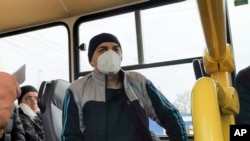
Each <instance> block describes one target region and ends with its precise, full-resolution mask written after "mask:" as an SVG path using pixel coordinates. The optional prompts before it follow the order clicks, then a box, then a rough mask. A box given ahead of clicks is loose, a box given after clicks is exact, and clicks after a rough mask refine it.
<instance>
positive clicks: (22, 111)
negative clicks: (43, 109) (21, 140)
mask: <svg viewBox="0 0 250 141" xmlns="http://www.w3.org/2000/svg"><path fill="white" fill-rule="evenodd" d="M37 97H38V92H37V89H36V88H34V87H33V86H31V85H27V86H23V87H21V96H20V97H19V98H18V104H19V107H20V108H19V115H20V119H21V121H22V123H23V128H24V131H25V139H26V141H44V140H45V134H44V130H43V124H42V119H41V117H40V114H39V113H40V109H39V107H38V104H37Z"/></svg>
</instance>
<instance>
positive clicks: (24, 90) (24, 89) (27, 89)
mask: <svg viewBox="0 0 250 141" xmlns="http://www.w3.org/2000/svg"><path fill="white" fill-rule="evenodd" d="M28 92H37V89H36V88H35V87H33V86H31V85H26V86H23V87H21V95H20V97H19V98H18V104H20V103H21V102H22V99H23V96H24V95H25V94H26V93H28Z"/></svg>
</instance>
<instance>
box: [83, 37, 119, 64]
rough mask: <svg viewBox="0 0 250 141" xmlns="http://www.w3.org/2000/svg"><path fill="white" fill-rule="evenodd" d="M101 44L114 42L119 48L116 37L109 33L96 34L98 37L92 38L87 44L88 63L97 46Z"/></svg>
mask: <svg viewBox="0 0 250 141" xmlns="http://www.w3.org/2000/svg"><path fill="white" fill-rule="evenodd" d="M103 42H115V43H117V44H118V45H119V46H120V47H121V45H120V42H119V40H118V39H117V37H116V36H114V35H112V34H110V33H101V34H98V35H96V36H94V37H93V38H92V39H91V40H90V42H89V49H88V57H89V62H91V59H92V56H93V54H94V52H95V50H96V48H97V46H99V45H100V44H101V43H103Z"/></svg>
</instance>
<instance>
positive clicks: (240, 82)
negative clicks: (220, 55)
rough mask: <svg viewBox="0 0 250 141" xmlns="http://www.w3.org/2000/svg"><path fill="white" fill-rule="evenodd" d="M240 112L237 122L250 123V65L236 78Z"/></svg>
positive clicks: (236, 118)
mask: <svg viewBox="0 0 250 141" xmlns="http://www.w3.org/2000/svg"><path fill="white" fill-rule="evenodd" d="M235 89H236V90H237V92H238V96H239V102H240V112H239V114H238V115H236V117H235V122H236V124H250V108H249V106H250V66H248V67H247V68H245V69H242V70H241V71H239V72H238V74H237V75H236V79H235Z"/></svg>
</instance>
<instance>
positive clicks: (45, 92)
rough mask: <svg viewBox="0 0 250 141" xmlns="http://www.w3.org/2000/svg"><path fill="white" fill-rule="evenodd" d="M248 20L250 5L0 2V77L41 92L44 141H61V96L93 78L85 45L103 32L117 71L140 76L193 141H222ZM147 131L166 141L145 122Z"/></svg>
mask: <svg viewBox="0 0 250 141" xmlns="http://www.w3.org/2000/svg"><path fill="white" fill-rule="evenodd" d="M248 13H250V5H249V4H248V1H247V0H119V1H118V0H91V1H73V0H35V1H34V0H26V1H20V0H12V1H8V0H2V1H0V71H5V72H8V73H11V74H13V75H14V76H15V77H16V78H17V81H18V83H19V84H20V86H22V85H26V84H32V85H34V86H36V88H37V89H39V98H38V103H39V108H40V109H41V112H42V113H43V119H44V121H45V122H46V124H47V125H48V126H46V127H45V128H46V130H47V132H45V135H46V139H49V140H50V141H61V139H60V133H61V130H60V129H61V128H62V127H61V126H62V125H61V120H59V119H60V117H61V108H62V101H63V98H64V93H65V90H66V88H67V87H68V86H69V84H70V83H71V82H73V81H75V80H77V79H79V78H81V77H84V75H86V74H88V73H90V72H91V71H92V69H93V68H92V66H91V65H90V64H89V62H88V57H87V52H88V43H89V40H90V38H91V37H93V36H94V35H96V34H98V33H102V32H109V33H112V34H114V35H116V36H117V37H118V38H119V40H120V42H121V45H122V52H123V59H122V68H123V69H124V70H128V71H129V70H132V71H138V72H140V73H142V74H143V75H145V76H146V77H147V78H149V79H150V80H151V81H152V82H153V83H154V84H155V86H156V87H157V88H158V89H159V90H160V91H161V92H162V93H164V95H165V96H166V98H167V99H168V100H169V101H171V102H172V103H173V104H174V105H175V106H176V107H177V108H178V110H179V111H180V113H181V114H182V117H183V120H184V121H185V125H186V130H187V132H188V135H189V140H190V141H193V140H197V141H211V140H218V141H229V125H231V124H234V116H235V115H236V114H238V112H239V107H238V106H237V105H238V103H239V101H238V99H237V91H236V90H235V89H234V79H235V76H236V74H237V72H238V71H240V70H241V69H243V68H245V67H247V66H249V59H247V58H249V54H250V49H249V46H250V40H249V37H250V28H249V25H250V17H249V16H247V15H248ZM211 95H212V96H211ZM227 96H235V98H234V99H224V98H225V97H227ZM207 101H208V102H207ZM221 101H222V103H223V102H225V103H230V104H229V106H228V105H227V106H226V107H225V106H223V104H222V105H221V103H219V102H221ZM218 103H219V104H218ZM218 105H219V106H218ZM204 117H205V118H204ZM215 117H216V118H215ZM201 120H205V121H206V122H201ZM202 129H203V130H202ZM204 129H206V130H204ZM150 130H151V131H153V132H154V133H155V134H157V135H158V136H159V137H160V139H161V140H162V141H168V140H169V138H168V136H167V135H166V133H165V130H164V129H163V128H162V127H160V126H159V125H157V124H156V123H155V122H154V121H151V120H150Z"/></svg>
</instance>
